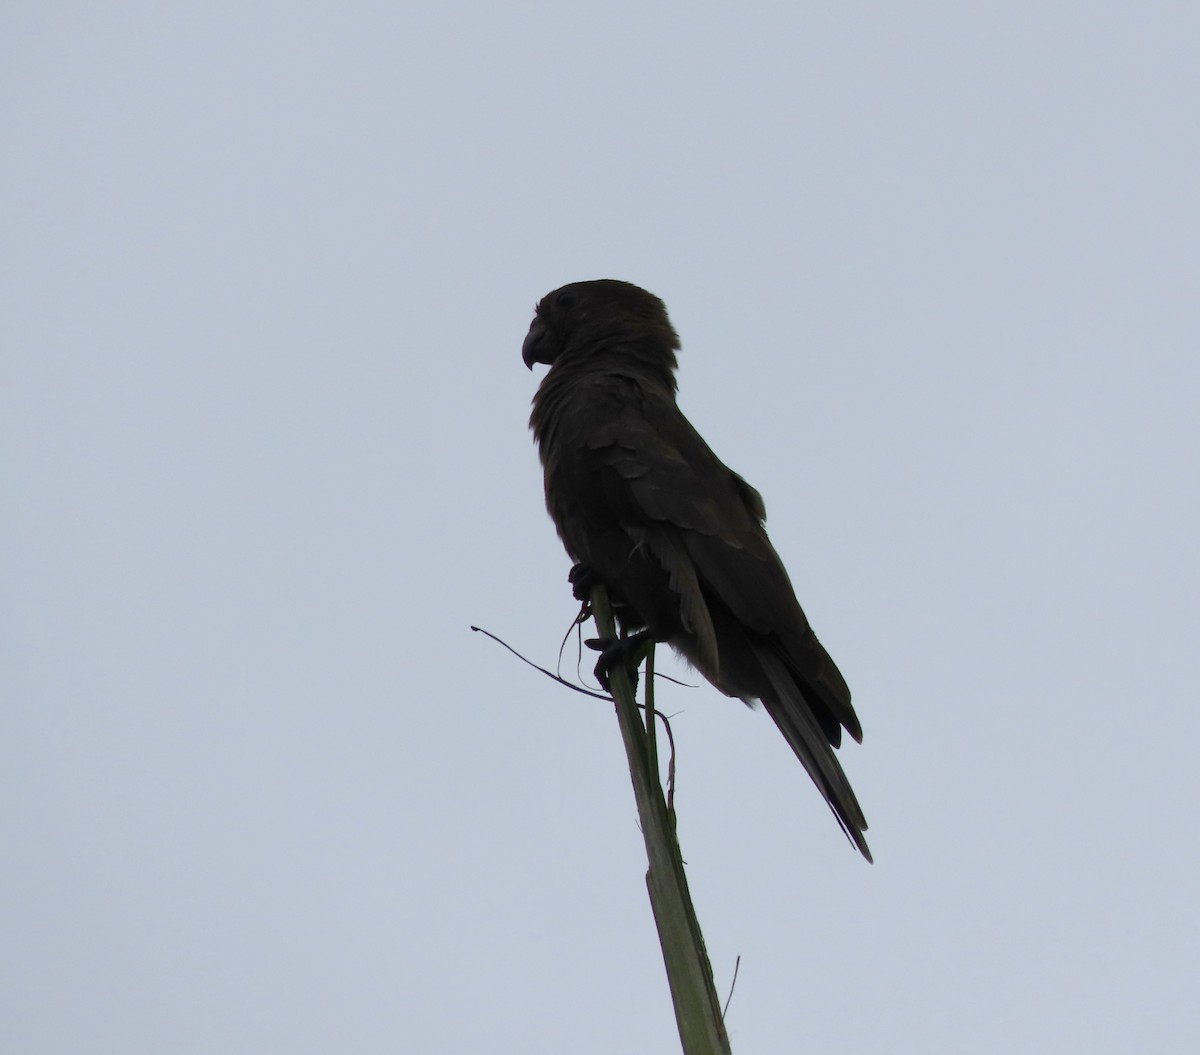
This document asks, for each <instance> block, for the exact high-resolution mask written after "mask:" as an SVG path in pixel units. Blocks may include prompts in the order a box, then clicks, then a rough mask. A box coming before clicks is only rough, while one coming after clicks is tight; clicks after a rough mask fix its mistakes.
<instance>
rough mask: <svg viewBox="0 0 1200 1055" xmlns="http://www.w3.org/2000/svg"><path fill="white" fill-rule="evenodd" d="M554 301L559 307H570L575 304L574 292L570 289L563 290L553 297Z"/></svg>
mask: <svg viewBox="0 0 1200 1055" xmlns="http://www.w3.org/2000/svg"><path fill="white" fill-rule="evenodd" d="M554 303H555V304H556V305H557V306H558V307H560V308H570V307H573V306H574V304H575V294H574V293H572V292H571V291H570V290H565V291H564V292H562V293H560V294H559V295H558V296H557V297H555V298H554Z"/></svg>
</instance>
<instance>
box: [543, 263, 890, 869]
mask: <svg viewBox="0 0 1200 1055" xmlns="http://www.w3.org/2000/svg"><path fill="white" fill-rule="evenodd" d="M678 348H679V338H678V337H677V336H676V334H675V330H674V329H673V328H672V327H671V323H670V320H669V319H668V318H667V312H666V308H665V306H664V305H663V302H662V301H661V300H659V299H658V298H657V297H655V296H654V295H653V294H651V293H648V292H646V290H644V289H640V288H639V287H637V286H634V285H631V284H630V283H628V282H618V281H616V280H613V279H601V280H598V281H593V282H573V283H571V284H570V285H566V286H563V287H562V288H561V289H557V290H555V291H554V292H553V293H548V294H547V295H546V296H545V297H543V298H542V300H541V302H540V303H539V304H538V306H537V310H536V313H535V315H534V319H533V323H532V324H531V325H530V327H529V334H528V336H527V337H526V338H525V344H524V347H523V349H522V357H523V359H524V360H525V364H526V365H527V366H529V367H532V366H533V364H534V363H546V364H548V365H549V367H550V369H549V371H548V372H547V374H546V376H545V377H544V378H543V379H542V383H541V384H540V385H539V386H538V390H537V394H536V395H535V396H534V398H533V413H532V415H531V417H530V426H531V427H532V429H533V433H534V437H535V438H536V440H537V444H538V451H539V454H540V456H541V461H542V466H543V469H544V471H545V484H546V507H547V509H548V510H549V511H550V516H551V517H552V518H553V520H554V524H555V526H556V527H557V528H558V534H559V537H560V538H561V539H562V541H563V545H564V546H565V547H566V550H567V553H568V554H569V555H570V557H571V559H572V560H573V561H575V562H576V566H575V567H574V568H573V569H572V572H571V581H572V582H573V583H574V584H575V593H576V596H577V597H580V598H581V599H586V598H587V596H588V590H589V587H590V585H591V584H592V583H594V582H598V583H602V584H603V585H604V586H605V588H606V589H607V591H608V593H609V595H610V597H611V599H612V604H613V607H614V611H615V612H616V614H617V618H618V620H619V621H620V623H621V626H622V629H623V630H624V631H626V632H629V631H634V633H632V635H631V636H626V637H623V638H622V639H621V640H619V641H616V642H605V643H603V644H604V650H603V652H602V654H601V656H600V661H599V663H598V664H597V666H596V675H597V677H598V678H599V679H600V681H601V683H602V684H604V685H606V686H607V672H608V670H609V669H610V668H611V667H612V665H613V664H614V663H615V662H618V661H621V660H623V659H624V658H625V657H627V656H629V655H630V654H631V653H633V652H636V651H637V650H638V649H639V648H644V647H645V645H646V642H648V641H651V640H653V641H659V642H666V643H668V644H670V645H671V646H672V647H673V648H675V649H676V651H678V652H679V653H681V654H682V655H683V656H684V657H685V658H686V659H687V660H688V662H690V663H691V664H692V665H693V666H694V667H695V668H696V669H697V670H698V671H700V673H701V674H703V675H704V677H705V678H707V679H708V680H709V681H710V682H711V683H712V684H713V685H714V686H715V687H716V688H718V689H719V690H720V691H721V692H723V693H725V694H726V695H727V696H736V697H738V698H740V699H741V700H743V701H745V702H746V703H751V702H752V701H754V700H761V701H762V705H763V707H764V708H765V709H766V711H767V713H768V714H769V715H770V716H771V717H772V719H774V721H775V724H776V725H777V726H778V727H779V730H780V732H782V733H783V735H784V738H785V739H786V740H787V742H788V743H789V744H790V745H791V748H792V750H793V751H794V752H795V753H796V757H797V758H799V759H800V762H801V764H802V765H803V766H804V768H805V769H806V770H807V771H808V774H809V776H810V777H812V779H813V782H814V783H815V784H816V785H817V787H818V788H819V789H820V791H821V794H822V795H824V796H825V800H826V802H828V803H829V806H830V808H831V809H832V810H833V812H834V815H835V816H836V817H837V819H838V821H839V822H840V824H841V825H842V828H843V829H844V830H845V832H846V834H847V835H848V836H849V837H850V839H851V840H853V842H854V845H855V846H857V847H858V849H859V850H860V851H861V852H862V854H863V856H864V857H866V858H867V860H870V859H871V852H870V850H869V849H868V848H867V843H866V840H865V839H864V838H863V832H864V831H865V830H866V827H867V822H866V818H865V817H864V816H863V812H862V808H861V807H860V806H859V804H858V800H857V799H856V798H855V795H854V791H853V789H852V788H851V787H850V782H849V781H848V780H847V779H846V774H845V773H844V772H843V771H842V767H841V765H840V764H839V763H838V760H837V757H836V756H835V755H834V753H833V748H835V747H838V746H840V744H841V739H842V730H843V729H845V730H846V732H848V733H849V734H850V735H851V736H852V737H853V738H854V739H855V740H858V741H861V740H862V727H861V726H860V725H859V722H858V718H857V716H856V715H855V713H854V708H853V707H852V706H851V705H850V690H849V688H848V687H847V686H846V682H845V679H843V678H842V675H841V674H840V673H839V672H838V669H837V667H836V666H835V665H834V662H833V660H832V659H830V657H829V654H828V653H827V652H826V651H825V649H824V648H822V647H821V643H820V642H819V641H818V640H817V638H816V635H815V634H814V633H813V631H812V628H811V627H810V626H809V625H808V620H807V619H806V618H805V616H804V612H803V611H802V610H801V608H800V604H799V602H798V601H797V600H796V594H795V592H794V591H793V589H792V584H791V581H790V580H789V579H788V575H787V572H786V571H785V570H784V567H783V563H782V561H780V559H779V555H778V554H777V553H776V552H775V549H774V547H773V546H772V545H771V542H770V540H769V539H768V538H767V533H766V531H765V530H764V528H763V520H764V518H765V516H766V512H765V509H764V507H763V500H762V497H761V496H760V495H759V493H758V492H757V491H756V490H755V489H754V488H753V487H751V486H750V485H749V484H748V483H746V481H745V480H743V479H742V478H741V477H740V476H738V474H737V473H735V472H733V471H732V470H731V469H729V468H727V467H726V466H725V465H724V464H723V463H722V462H721V461H720V460H719V459H718V458H717V456H716V455H715V454H713V452H712V451H711V450H710V449H709V446H708V444H707V443H705V442H704V440H703V439H702V438H701V436H700V434H699V433H698V432H697V431H696V430H695V429H694V428H693V427H692V425H691V423H690V422H689V421H688V420H687V418H685V417H684V416H683V413H682V412H681V411H680V409H679V407H678V406H677V405H676V402H675V393H676V383H675V369H676V365H677V364H676V359H675V352H676V350H677V349H678Z"/></svg>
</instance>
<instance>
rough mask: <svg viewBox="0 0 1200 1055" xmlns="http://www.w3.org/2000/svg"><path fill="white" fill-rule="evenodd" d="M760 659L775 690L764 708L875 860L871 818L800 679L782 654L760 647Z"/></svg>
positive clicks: (842, 820) (865, 852)
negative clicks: (869, 838) (866, 835)
mask: <svg viewBox="0 0 1200 1055" xmlns="http://www.w3.org/2000/svg"><path fill="white" fill-rule="evenodd" d="M758 660H759V662H760V663H761V664H762V669H763V671H764V672H765V673H766V675H767V678H768V679H769V681H770V683H771V688H772V690H773V691H772V692H770V693H764V694H763V696H762V704H763V708H764V709H765V710H766V712H767V714H769V715H770V716H771V718H772V720H773V721H774V722H775V724H776V725H777V726H778V727H779V731H780V732H781V733H783V735H784V738H785V739H786V740H787V742H788V743H789V744H790V745H791V748H792V750H793V751H794V752H795V753H796V757H797V758H798V759H800V764H801V765H803V766H804V768H805V769H806V770H807V771H808V775H809V776H810V777H812V780H813V783H814V784H816V785H817V788H818V789H819V790H820V792H821V794H822V795H824V796H825V801H826V802H827V803H829V808H830V809H831V810H832V811H833V815H834V816H835V817H836V818H837V821H838V824H840V825H841V827H842V831H844V832H845V833H846V835H847V837H849V839H850V841H851V842H853V843H854V845H855V846H857V847H858V849H859V851H860V852H861V853H862V855H863V857H865V858H866V859H867V860H868V861H871V860H873V858H872V857H871V851H870V849H869V848H868V847H867V840H866V839H865V838H864V837H863V832H865V831H866V830H867V819H866V817H864V816H863V811H862V807H861V806H860V805H859V804H858V799H857V797H856V796H855V794H854V789H853V788H852V787H851V786H850V781H849V780H847V779H846V774H845V772H843V770H842V766H841V763H840V762H838V760H837V756H836V755H835V754H834V753H833V748H832V747H831V746H830V744H829V738H828V736H827V735H826V734H825V733H824V731H823V730H822V729H821V727H820V725H819V724H818V723H817V719H816V717H815V715H814V714H813V709H812V707H811V706H810V704H809V703H808V701H807V700H805V698H804V694H803V693H802V691H801V689H800V687H799V685H797V683H796V679H795V678H794V677H793V675H792V674H791V672H790V671H789V670H788V669H787V667H786V666H785V665H784V663H783V661H782V660H781V659H779V657H778V656H775V655H773V654H771V653H769V652H767V651H766V650H758Z"/></svg>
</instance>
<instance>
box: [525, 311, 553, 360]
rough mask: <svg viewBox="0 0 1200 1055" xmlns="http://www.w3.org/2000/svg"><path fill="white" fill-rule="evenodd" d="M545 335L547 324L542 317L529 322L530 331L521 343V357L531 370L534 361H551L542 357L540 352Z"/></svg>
mask: <svg viewBox="0 0 1200 1055" xmlns="http://www.w3.org/2000/svg"><path fill="white" fill-rule="evenodd" d="M545 336H546V324H545V323H544V322H542V321H541V319H534V320H533V322H531V323H530V324H529V332H528V333H527V334H526V335H525V342H524V343H523V344H522V345H521V359H522V361H523V362H524V363H525V365H526V366H527V367H528V368H529V369H530V370H532V369H533V364H534V363H548V362H549V361H550V360H549V359H542V358H540V357H539V354H538V345H539V344H541V342H542V338H543V337H545ZM543 354H544V353H543Z"/></svg>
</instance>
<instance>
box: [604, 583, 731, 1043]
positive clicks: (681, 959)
mask: <svg viewBox="0 0 1200 1055" xmlns="http://www.w3.org/2000/svg"><path fill="white" fill-rule="evenodd" d="M592 613H593V616H594V617H595V620H596V629H597V630H598V632H599V636H600V638H601V640H613V639H614V638H615V637H616V624H615V622H614V620H613V614H612V609H611V608H610V607H609V604H608V597H607V594H606V593H605V590H604V588H603V587H596V588H595V589H594V590H593V591H592ZM651 656H652V653H651ZM653 669H654V668H653V659H652V658H651V660H650V663H649V665H648V669H647V674H646V686H647V690H646V692H647V701H646V715H647V718H646V722H647V724H646V725H644V724H643V723H642V720H641V717H640V716H639V714H638V708H637V702H636V700H635V698H634V693H633V681H632V678H631V676H630V671H629V670H627V669H625V668H624V667H622V666H616V667H614V668H613V669H612V671H611V672H610V684H611V688H612V694H613V699H614V700H615V702H616V711H617V721H618V722H619V723H620V726H621V738H622V739H623V740H624V742H625V754H626V756H627V758H628V760H629V775H630V777H631V778H632V780H633V795H634V799H635V801H636V802H637V810H638V819H639V820H640V821H641V827H642V835H643V837H644V838H645V842H646V857H647V860H648V861H649V865H650V867H649V870H648V871H647V872H646V888H647V890H648V891H649V894H650V906H651V908H652V909H653V911H654V922H655V925H656V926H657V927H658V940H659V944H660V945H661V946H662V953H663V963H664V965H665V966H666V970H667V981H668V983H669V984H670V987H671V1001H672V1003H673V1004H674V1006H675V1022H676V1024H677V1025H678V1027H679V1039H680V1042H681V1043H682V1045H683V1051H684V1053H685V1055H730V1050H729V1038H728V1036H727V1035H726V1033H725V1023H724V1021H723V1020H722V1018H721V1003H720V1000H719V999H718V997H717V992H716V988H715V986H714V985H713V979H712V965H711V964H710V963H709V960H708V953H707V952H706V951H705V948H704V937H703V935H702V934H701V932H700V923H699V921H698V920H697V919H696V911H695V909H694V908H693V907H692V899H691V896H690V895H689V893H688V886H687V878H686V877H685V875H684V872H683V857H682V855H681V854H680V851H679V842H678V840H677V839H676V837H675V820H674V817H673V816H672V814H671V813H670V812H669V811H668V809H667V804H666V801H665V800H664V798H663V791H662V785H661V784H660V782H659V780H658V753H657V749H656V746H655V741H654V734H653V732H652V731H651V732H649V733H648V732H647V725H649V726H650V727H651V729H652V728H653V722H654V713H653V689H652V688H650V684H651V682H652V681H653ZM652 760H653V761H652Z"/></svg>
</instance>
